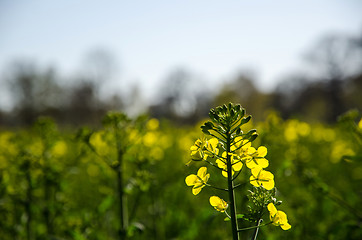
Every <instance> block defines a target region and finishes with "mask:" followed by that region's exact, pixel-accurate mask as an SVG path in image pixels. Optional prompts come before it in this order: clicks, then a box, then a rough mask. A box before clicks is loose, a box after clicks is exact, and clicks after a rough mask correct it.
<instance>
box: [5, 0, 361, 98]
mask: <svg viewBox="0 0 362 240" xmlns="http://www.w3.org/2000/svg"><path fill="white" fill-rule="evenodd" d="M361 13H362V1H360V0H339V1H337V0H319V1H316V0H303V1H291V0H265V1H261V0H260V1H258V0H227V1H220V0H218V1H216V0H183V1H180V0H177V1H176V0H174V1H172V0H169V1H161V0H152V1H149V0H143V1H138V0H132V1H91V0H79V1H70V0H62V1H49V0H28V1H20V0H19V1H16V0H0V72H1V73H4V72H6V66H8V65H7V64H9V63H10V62H12V61H13V60H15V59H21V58H27V59H31V60H34V61H35V62H36V63H37V64H38V66H40V67H45V66H50V65H53V66H54V67H55V68H56V69H57V70H58V72H60V73H61V74H65V75H67V74H70V75H71V74H73V73H75V72H77V71H78V70H79V69H80V67H81V65H82V61H83V59H84V56H85V55H86V54H87V53H88V52H89V51H90V50H92V49H94V48H104V49H107V50H109V51H110V52H111V53H112V54H113V55H114V56H115V57H116V59H118V63H119V66H120V67H121V71H119V73H118V74H119V75H117V76H115V79H117V81H114V82H113V83H112V84H113V88H114V89H117V87H121V86H125V85H127V84H129V83H138V84H142V86H143V90H145V91H146V92H148V95H149V96H150V94H152V93H153V89H154V88H155V87H157V86H158V84H159V82H160V81H161V80H163V79H164V78H165V77H166V76H167V75H168V74H169V73H170V72H171V71H172V70H173V69H175V68H179V67H183V68H185V69H189V70H190V71H192V72H194V73H196V74H199V75H201V76H203V77H204V79H207V80H209V81H211V82H212V83H217V82H220V81H223V80H225V79H228V78H230V77H231V76H233V75H235V74H236V72H237V71H238V70H239V69H245V68H248V69H252V70H255V72H256V73H257V78H258V79H259V82H258V83H259V84H260V86H261V87H262V88H263V89H265V90H267V89H270V88H272V87H273V86H275V83H276V82H277V80H278V79H280V77H281V76H282V75H283V74H286V73H288V72H291V71H293V69H295V68H297V67H298V66H300V64H301V56H302V54H304V53H305V52H306V51H307V50H308V49H310V48H311V47H312V46H313V44H314V43H315V42H316V41H317V40H318V39H319V38H320V37H322V36H323V35H324V34H328V33H331V32H342V33H346V34H356V33H358V32H360V31H361V29H362V14H361Z"/></svg>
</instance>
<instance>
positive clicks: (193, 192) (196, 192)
mask: <svg viewBox="0 0 362 240" xmlns="http://www.w3.org/2000/svg"><path fill="white" fill-rule="evenodd" d="M201 189H202V187H197V188H195V187H193V188H192V194H194V195H197V194H199V192H201Z"/></svg>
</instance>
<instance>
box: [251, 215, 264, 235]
mask: <svg viewBox="0 0 362 240" xmlns="http://www.w3.org/2000/svg"><path fill="white" fill-rule="evenodd" d="M262 222H263V219H261V218H260V219H259V221H257V223H256V229H255V231H254V234H253V237H252V240H256V238H257V237H258V233H259V227H260V224H261V223H262Z"/></svg>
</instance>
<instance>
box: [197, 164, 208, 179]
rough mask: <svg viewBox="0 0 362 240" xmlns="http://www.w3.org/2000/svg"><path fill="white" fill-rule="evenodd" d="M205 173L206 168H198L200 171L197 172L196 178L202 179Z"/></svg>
mask: <svg viewBox="0 0 362 240" xmlns="http://www.w3.org/2000/svg"><path fill="white" fill-rule="evenodd" d="M206 172H207V168H206V167H200V169H199V170H198V171H197V176H199V177H200V178H201V179H202V178H204V176H205V175H206Z"/></svg>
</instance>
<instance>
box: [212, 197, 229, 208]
mask: <svg viewBox="0 0 362 240" xmlns="http://www.w3.org/2000/svg"><path fill="white" fill-rule="evenodd" d="M209 202H210V204H211V206H213V207H214V208H215V209H216V210H217V211H219V212H225V210H226V209H227V208H228V204H227V203H226V202H225V201H224V200H223V199H221V198H219V197H218V196H211V197H210V199H209Z"/></svg>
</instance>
